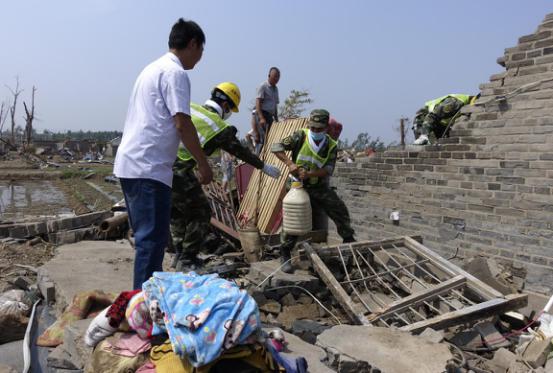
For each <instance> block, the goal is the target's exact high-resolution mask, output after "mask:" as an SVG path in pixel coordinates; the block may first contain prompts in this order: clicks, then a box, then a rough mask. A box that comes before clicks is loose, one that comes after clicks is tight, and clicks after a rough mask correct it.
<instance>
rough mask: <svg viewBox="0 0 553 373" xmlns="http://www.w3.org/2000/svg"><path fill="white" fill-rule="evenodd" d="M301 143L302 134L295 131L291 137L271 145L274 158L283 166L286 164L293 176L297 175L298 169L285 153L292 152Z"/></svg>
mask: <svg viewBox="0 0 553 373" xmlns="http://www.w3.org/2000/svg"><path fill="white" fill-rule="evenodd" d="M302 141H303V132H302V131H296V132H294V133H293V134H292V135H290V136H288V137H285V138H284V139H282V140H281V141H280V142H277V143H275V144H273V145H272V147H271V151H272V152H273V153H274V154H275V156H276V157H277V158H278V159H279V160H280V161H282V162H283V163H284V164H286V166H287V167H288V169H289V170H290V173H292V174H293V175H295V176H298V175H299V167H298V165H296V164H295V163H294V162H293V161H292V160H291V159H290V158H289V157H288V156H287V155H286V153H285V151H286V150H293V149H294V148H296V147H297V146H298V144H299V143H300V142H302Z"/></svg>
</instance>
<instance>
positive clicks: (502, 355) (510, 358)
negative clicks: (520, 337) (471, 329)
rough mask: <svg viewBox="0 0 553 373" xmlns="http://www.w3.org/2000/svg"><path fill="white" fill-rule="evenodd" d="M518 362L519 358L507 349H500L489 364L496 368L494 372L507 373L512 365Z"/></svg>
mask: <svg viewBox="0 0 553 373" xmlns="http://www.w3.org/2000/svg"><path fill="white" fill-rule="evenodd" d="M516 361H517V356H516V355H515V354H513V353H512V352H511V351H509V350H507V349H506V348H500V349H499V350H497V351H496V352H495V354H494V355H493V359H492V360H490V362H489V364H490V365H493V366H494V372H496V371H497V372H506V371H507V370H508V369H509V367H510V366H511V364H513V363H515V362H516Z"/></svg>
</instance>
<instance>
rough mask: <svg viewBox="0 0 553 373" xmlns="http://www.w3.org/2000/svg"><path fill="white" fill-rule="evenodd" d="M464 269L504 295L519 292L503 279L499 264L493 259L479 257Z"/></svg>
mask: <svg viewBox="0 0 553 373" xmlns="http://www.w3.org/2000/svg"><path fill="white" fill-rule="evenodd" d="M463 269H464V270H465V271H467V272H468V273H470V274H471V275H473V276H474V277H476V278H477V279H479V280H481V281H483V282H484V283H486V284H488V285H490V286H491V287H493V288H494V289H496V290H497V291H499V292H500V293H501V294H503V295H507V294H512V293H516V292H517V289H516V288H515V286H513V285H512V284H509V283H508V282H507V281H505V280H504V279H503V278H502V277H501V270H500V269H499V266H498V264H497V262H496V261H495V260H494V259H492V258H485V257H481V256H478V257H476V258H474V259H472V260H471V261H470V262H468V263H467V264H466V265H465V266H464V268H463Z"/></svg>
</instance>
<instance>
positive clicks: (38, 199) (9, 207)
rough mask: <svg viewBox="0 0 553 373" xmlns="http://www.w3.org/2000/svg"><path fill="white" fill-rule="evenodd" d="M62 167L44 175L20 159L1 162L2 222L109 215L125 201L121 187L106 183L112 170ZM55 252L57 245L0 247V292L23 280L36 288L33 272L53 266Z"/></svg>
mask: <svg viewBox="0 0 553 373" xmlns="http://www.w3.org/2000/svg"><path fill="white" fill-rule="evenodd" d="M60 165H61V167H59V168H52V167H48V168H45V169H39V168H38V167H37V166H36V165H32V164H29V163H28V162H25V161H24V160H23V159H20V158H18V159H11V160H2V161H0V222H4V223H8V222H11V221H23V220H24V221H33V220H34V217H38V216H45V215H51V216H55V215H58V214H67V213H75V214H76V215H81V214H85V213H89V212H93V211H101V210H108V209H110V208H111V207H112V206H113V204H114V200H119V199H121V198H122V193H121V190H120V187H119V185H118V184H112V183H108V182H106V181H105V180H104V178H105V176H108V175H111V172H112V169H113V166H112V165H110V164H93V163H92V164H81V163H73V164H71V163H66V164H60ZM91 184H93V185H94V186H91ZM98 189H100V190H101V191H102V192H103V193H102V192H99V191H98ZM54 249H55V247H54V245H52V244H49V243H48V242H46V241H44V240H43V241H42V242H40V243H38V244H36V245H34V246H31V245H30V244H29V242H26V243H21V244H14V243H10V244H7V243H3V244H2V243H0V292H2V291H3V290H5V289H7V288H9V287H10V286H11V285H10V282H11V281H14V280H15V279H16V278H17V277H18V276H23V277H27V278H29V280H31V282H34V281H35V279H36V274H35V273H34V271H33V270H32V268H36V267H39V266H41V265H42V264H44V263H45V262H47V261H48V260H50V259H51V258H52V257H53V256H54Z"/></svg>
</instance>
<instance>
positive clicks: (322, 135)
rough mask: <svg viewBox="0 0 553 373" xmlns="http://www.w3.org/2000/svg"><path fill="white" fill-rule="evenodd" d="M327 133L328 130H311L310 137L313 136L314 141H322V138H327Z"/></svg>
mask: <svg viewBox="0 0 553 373" xmlns="http://www.w3.org/2000/svg"><path fill="white" fill-rule="evenodd" d="M325 135H326V131H323V132H313V131H311V130H309V137H311V139H312V140H313V141H321V140H322V139H324V138H325Z"/></svg>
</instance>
